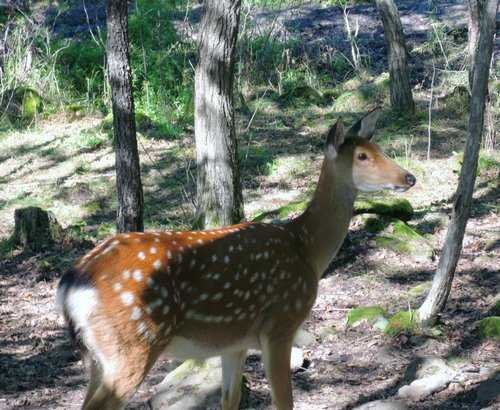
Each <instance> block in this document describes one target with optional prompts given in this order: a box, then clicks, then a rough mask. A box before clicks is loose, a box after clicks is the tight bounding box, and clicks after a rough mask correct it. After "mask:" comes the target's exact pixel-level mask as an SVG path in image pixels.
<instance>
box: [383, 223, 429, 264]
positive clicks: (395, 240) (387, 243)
mask: <svg viewBox="0 0 500 410" xmlns="http://www.w3.org/2000/svg"><path fill="white" fill-rule="evenodd" d="M376 241H377V245H378V246H380V247H382V248H386V249H391V250H393V251H395V252H397V253H400V254H411V255H422V254H424V255H425V256H426V257H428V258H431V259H432V258H433V257H434V255H435V251H434V248H433V247H432V245H431V244H430V243H429V241H428V240H427V239H425V238H424V237H423V236H422V235H420V234H419V233H418V232H417V231H415V230H414V229H413V228H412V227H411V226H409V225H407V224H406V223H404V222H403V221H400V220H396V219H393V220H391V221H390V222H389V226H388V227H387V228H386V230H385V231H384V233H383V235H382V236H380V237H378V238H377V240H376Z"/></svg>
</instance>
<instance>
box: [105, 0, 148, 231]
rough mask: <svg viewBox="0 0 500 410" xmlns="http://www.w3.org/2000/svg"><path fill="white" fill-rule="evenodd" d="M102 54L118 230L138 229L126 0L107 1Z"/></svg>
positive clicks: (137, 178) (140, 224)
mask: <svg viewBox="0 0 500 410" xmlns="http://www.w3.org/2000/svg"><path fill="white" fill-rule="evenodd" d="M106 19H107V20H106V22H107V28H108V37H107V43H106V55H107V62H108V73H109V81H110V85H111V95H112V100H113V127H114V147H115V155H116V188H117V193H118V212H117V230H118V232H129V231H142V230H143V229H144V225H143V212H144V211H143V206H144V203H143V194H142V183H141V171H140V167H139V153H138V151H137V138H136V128H135V110H134V98H133V94H132V74H131V70H130V55H129V48H128V22H127V1H126V0H108V1H107V8H106Z"/></svg>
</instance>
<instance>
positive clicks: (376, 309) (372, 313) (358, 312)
mask: <svg viewBox="0 0 500 410" xmlns="http://www.w3.org/2000/svg"><path fill="white" fill-rule="evenodd" d="M379 316H382V317H385V316H387V312H386V311H385V310H384V309H382V308H381V307H380V306H367V307H362V308H356V309H351V310H350V311H349V313H348V314H347V325H348V326H351V325H353V324H354V323H356V322H359V321H360V320H363V319H366V320H368V321H369V322H371V321H373V320H375V319H376V318H377V317H379Z"/></svg>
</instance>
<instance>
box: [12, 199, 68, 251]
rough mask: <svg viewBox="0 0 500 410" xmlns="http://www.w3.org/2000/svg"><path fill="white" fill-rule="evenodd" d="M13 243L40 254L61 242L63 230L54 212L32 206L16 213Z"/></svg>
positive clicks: (17, 210)
mask: <svg viewBox="0 0 500 410" xmlns="http://www.w3.org/2000/svg"><path fill="white" fill-rule="evenodd" d="M14 222H15V225H14V237H13V242H14V244H16V245H20V246H22V247H23V248H24V249H26V248H29V249H31V250H32V251H34V252H38V251H40V250H42V249H43V248H46V247H50V246H52V245H53V244H55V243H57V242H60V241H61V240H62V238H63V230H62V227H61V225H59V223H58V222H57V219H56V217H55V216H54V214H53V213H52V212H48V211H44V210H43V209H41V208H38V207H34V206H30V207H27V208H21V209H16V210H15V211H14Z"/></svg>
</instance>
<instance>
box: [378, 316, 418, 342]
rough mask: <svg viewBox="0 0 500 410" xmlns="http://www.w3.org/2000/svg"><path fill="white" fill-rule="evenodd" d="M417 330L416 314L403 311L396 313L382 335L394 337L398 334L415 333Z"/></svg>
mask: <svg viewBox="0 0 500 410" xmlns="http://www.w3.org/2000/svg"><path fill="white" fill-rule="evenodd" d="M418 328H419V324H418V312H417V311H411V312H410V311H404V312H398V313H396V314H395V315H394V316H392V317H391V318H390V319H389V323H388V324H387V326H386V327H385V329H384V333H385V334H386V335H387V336H396V335H398V334H399V333H415V332H416V331H417V330H418Z"/></svg>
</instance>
